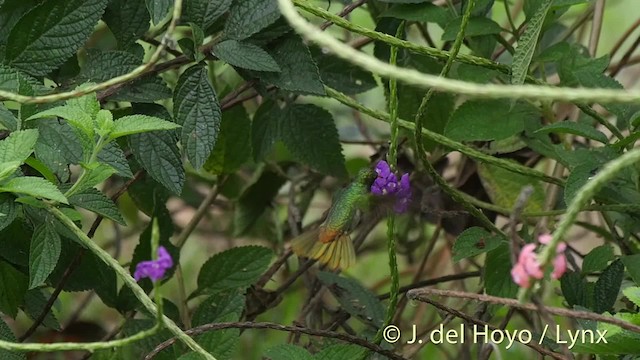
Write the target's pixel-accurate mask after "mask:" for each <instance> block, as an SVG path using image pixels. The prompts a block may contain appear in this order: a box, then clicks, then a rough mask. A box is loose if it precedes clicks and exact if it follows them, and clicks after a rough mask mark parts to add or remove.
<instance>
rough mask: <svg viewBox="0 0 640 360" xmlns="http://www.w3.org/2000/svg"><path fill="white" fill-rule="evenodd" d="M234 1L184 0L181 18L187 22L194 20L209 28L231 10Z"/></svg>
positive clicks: (202, 26)
mask: <svg viewBox="0 0 640 360" xmlns="http://www.w3.org/2000/svg"><path fill="white" fill-rule="evenodd" d="M232 2H233V0H184V7H183V9H182V16H181V19H180V20H181V21H184V22H185V23H187V22H192V23H195V24H198V26H200V27H201V28H203V29H207V28H209V27H210V26H211V25H213V24H214V23H215V21H216V20H217V19H218V18H219V17H220V16H221V15H222V14H224V13H226V12H227V10H229V7H231V3H232Z"/></svg>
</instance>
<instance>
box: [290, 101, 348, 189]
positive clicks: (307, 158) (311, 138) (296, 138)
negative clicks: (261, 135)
mask: <svg viewBox="0 0 640 360" xmlns="http://www.w3.org/2000/svg"><path fill="white" fill-rule="evenodd" d="M280 121H281V123H280V126H279V129H280V131H281V134H280V139H281V140H282V141H283V142H284V144H285V146H286V147H287V149H289V151H291V153H292V154H293V156H295V157H296V158H297V159H300V160H301V161H302V162H303V163H305V164H307V165H309V166H311V167H312V168H314V169H317V170H318V171H320V172H323V173H325V174H329V175H333V176H335V177H342V178H344V177H346V176H347V170H346V168H345V166H344V156H343V155H342V146H341V145H340V140H339V138H338V130H337V129H336V125H335V123H334V122H333V116H331V113H329V112H328V111H326V110H325V109H322V108H320V107H318V106H316V105H312V104H293V105H290V106H288V107H287V108H286V109H285V110H284V113H283V114H282V118H281V119H280Z"/></svg>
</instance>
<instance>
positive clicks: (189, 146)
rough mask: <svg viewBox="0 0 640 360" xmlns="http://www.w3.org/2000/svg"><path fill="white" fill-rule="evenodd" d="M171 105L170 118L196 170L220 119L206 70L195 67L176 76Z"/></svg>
mask: <svg viewBox="0 0 640 360" xmlns="http://www.w3.org/2000/svg"><path fill="white" fill-rule="evenodd" d="M173 104H174V105H173V111H174V118H175V120H176V122H177V123H178V124H180V125H182V136H181V142H182V147H183V148H184V149H185V152H186V153H187V158H188V159H189V161H190V162H191V164H192V165H193V167H194V168H196V169H200V168H201V167H202V165H203V164H204V162H205V161H206V160H207V158H208V157H209V154H211V150H213V147H214V146H215V143H216V138H217V137H218V133H219V131H220V121H221V118H222V116H221V115H222V114H221V111H220V105H219V104H218V99H217V97H216V93H215V91H214V89H213V86H212V85H211V83H210V82H209V77H208V76H207V69H205V68H203V67H201V66H198V65H195V66H192V67H190V68H188V69H187V70H185V71H184V72H183V73H182V75H180V78H179V79H178V84H177V85H176V89H175V91H174V93H173Z"/></svg>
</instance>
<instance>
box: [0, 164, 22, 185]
mask: <svg viewBox="0 0 640 360" xmlns="http://www.w3.org/2000/svg"><path fill="white" fill-rule="evenodd" d="M20 165H22V164H21V163H20V161H8V162H3V163H0V180H4V179H5V178H8V177H10V176H11V175H13V174H14V173H15V172H16V171H17V170H18V168H19V167H20Z"/></svg>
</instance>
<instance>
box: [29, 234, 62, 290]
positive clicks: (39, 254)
mask: <svg viewBox="0 0 640 360" xmlns="http://www.w3.org/2000/svg"><path fill="white" fill-rule="evenodd" d="M60 251H61V245H60V236H59V235H58V233H57V232H56V230H55V229H54V228H53V224H52V223H50V222H49V221H45V222H44V223H43V224H40V225H38V227H36V229H35V230H34V232H33V237H32V238H31V246H30V247H29V289H33V288H36V287H38V286H40V285H41V284H42V283H44V281H45V280H46V279H47V277H49V274H51V272H52V271H53V269H55V267H56V264H57V263H58V259H59V258H60Z"/></svg>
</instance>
